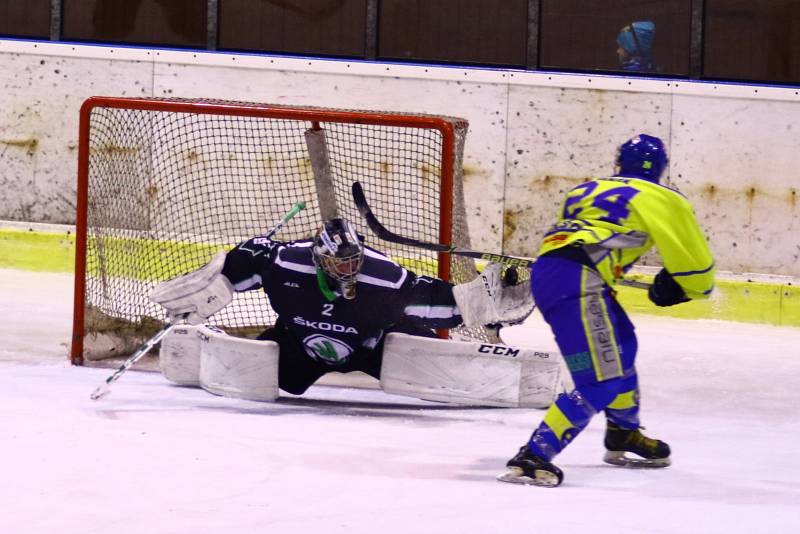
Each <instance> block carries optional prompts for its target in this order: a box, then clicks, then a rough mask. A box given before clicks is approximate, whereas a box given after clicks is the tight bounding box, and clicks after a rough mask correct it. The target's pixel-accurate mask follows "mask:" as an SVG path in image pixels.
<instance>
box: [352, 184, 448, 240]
mask: <svg viewBox="0 0 800 534" xmlns="http://www.w3.org/2000/svg"><path fill="white" fill-rule="evenodd" d="M352 189H353V201H354V202H355V204H356V208H358V212H359V213H360V214H361V216H362V217H363V218H364V220H365V221H366V222H367V226H369V229H370V230H372V232H373V233H374V234H375V235H376V236H378V237H379V238H381V239H383V240H384V241H388V242H390V243H397V244H399V245H409V246H412V247H417V248H424V249H426V250H433V251H435V252H452V251H453V250H454V247H451V246H450V245H440V244H438V243H427V242H425V241H419V240H417V239H412V238H410V237H403V236H401V235H397V234H395V233H393V232H390V231H389V230H387V229H386V227H385V226H383V225H382V224H381V223H380V221H379V220H378V218H377V217H376V216H375V214H374V213H372V209H371V208H370V207H369V203H367V197H366V196H365V195H364V188H362V187H361V183H359V182H353V186H352Z"/></svg>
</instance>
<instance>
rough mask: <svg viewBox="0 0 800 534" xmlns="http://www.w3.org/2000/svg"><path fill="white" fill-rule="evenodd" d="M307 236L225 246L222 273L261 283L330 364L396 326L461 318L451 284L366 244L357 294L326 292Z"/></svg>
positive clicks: (243, 284)
mask: <svg viewBox="0 0 800 534" xmlns="http://www.w3.org/2000/svg"><path fill="white" fill-rule="evenodd" d="M312 246H313V243H312V241H311V240H310V239H308V240H300V241H292V242H289V243H282V242H277V241H273V240H271V239H268V238H265V237H255V238H252V239H250V240H248V241H245V242H244V243H241V244H240V245H238V246H237V247H236V248H235V249H233V250H231V251H230V252H228V255H227V257H226V259H225V267H224V268H223V270H222V273H223V274H224V275H225V276H226V277H227V278H228V279H229V280H230V281H231V283H232V284H233V287H234V289H235V290H236V291H250V290H255V289H259V288H262V289H263V290H264V292H265V293H266V294H267V297H268V298H269V301H270V304H271V305H272V308H273V309H274V310H275V311H276V312H277V314H278V324H277V325H276V327H282V328H285V329H286V330H287V331H288V332H289V334H290V335H291V336H292V337H293V338H295V339H296V340H297V341H298V342H299V343H300V344H302V346H303V347H304V349H305V351H306V353H307V354H308V355H309V356H311V357H312V358H315V359H317V360H320V361H322V362H325V363H327V364H331V365H337V364H342V363H345V362H347V361H348V359H349V357H350V355H351V354H353V352H354V351H356V350H358V349H360V348H362V347H363V348H367V349H372V348H374V347H375V346H376V345H377V344H378V342H380V340H381V339H382V338H383V336H384V334H385V333H386V332H387V331H388V330H390V329H391V328H392V327H393V326H395V325H397V324H399V323H401V322H407V321H411V322H413V323H415V324H417V325H419V326H423V327H428V328H452V327H455V326H458V325H459V324H461V315H460V312H459V310H458V307H457V306H456V303H455V300H454V298H453V291H452V287H453V286H452V284H450V283H448V282H445V281H443V280H440V279H438V278H431V277H428V276H417V275H416V274H414V273H413V272H411V271H409V270H407V269H405V268H404V267H402V266H401V265H398V264H397V263H395V262H394V261H392V260H390V259H389V258H387V257H386V256H385V255H383V254H381V253H380V252H378V251H376V250H374V249H372V248H369V247H365V250H364V263H363V266H362V268H361V271H360V273H359V274H358V278H357V280H356V297H355V298H354V299H352V300H348V299H345V298H344V297H342V296H341V294H340V293H339V292H337V291H335V290H334V288H331V291H333V294H331V292H330V291H328V295H327V296H326V294H325V292H323V290H322V288H321V286H320V284H321V283H324V282H322V281H320V280H319V279H318V276H320V277H321V276H324V275H322V274H319V275H318V273H317V268H316V266H315V265H314V262H313V259H312V255H311V247H312Z"/></svg>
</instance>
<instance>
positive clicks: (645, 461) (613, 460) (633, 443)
mask: <svg viewBox="0 0 800 534" xmlns="http://www.w3.org/2000/svg"><path fill="white" fill-rule="evenodd" d="M605 446H606V449H608V450H607V451H606V455H605V456H604V457H603V461H604V462H606V463H609V464H613V465H621V466H624V467H667V466H668V465H669V464H670V463H671V462H670V459H669V453H670V451H669V445H667V444H666V443H664V442H663V441H661V440H657V439H652V438H648V437H647V436H645V435H644V434H642V432H641V430H639V429H638V428H637V429H634V430H628V429H625V428H622V427H620V426H618V425H615V424H614V423H611V422H609V423H608V427H607V428H606V438H605ZM626 453H630V455H629V454H626Z"/></svg>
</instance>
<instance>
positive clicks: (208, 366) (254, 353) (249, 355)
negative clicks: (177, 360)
mask: <svg viewBox="0 0 800 534" xmlns="http://www.w3.org/2000/svg"><path fill="white" fill-rule="evenodd" d="M201 342H202V351H201V356H200V359H201V362H200V386H201V387H202V388H203V389H205V390H206V391H209V392H210V393H214V394H216V395H221V396H223V397H235V398H238V399H247V400H254V401H268V402H269V401H274V400H275V399H277V398H278V355H279V348H278V344H277V343H276V342H274V341H257V340H253V339H244V338H238V337H233V336H229V335H227V334H224V333H222V332H219V331H210V333H208V334H205V335H203V336H202V339H201Z"/></svg>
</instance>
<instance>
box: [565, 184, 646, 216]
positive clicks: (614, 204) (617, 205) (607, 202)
mask: <svg viewBox="0 0 800 534" xmlns="http://www.w3.org/2000/svg"><path fill="white" fill-rule="evenodd" d="M597 185H598V182H586V183H583V184H581V185H579V186H577V187H575V188H573V189H572V191H570V196H568V197H567V200H566V202H564V213H563V214H562V218H564V219H580V216H579V214H580V212H582V211H583V210H584V208H586V207H587V206H581V205H579V204H581V201H582V200H583V199H585V198H586V197H588V196H589V195H591V194H592V193H593V192H594V190H595V189H597ZM581 189H583V191H582V192H580V193H578V194H577V195H574V196H572V193H575V192H577V191H580V190H581ZM638 193H639V190H638V189H636V188H635V187H630V186H627V185H624V186H620V187H613V188H611V189H609V190H607V191H603V192H602V193H600V194H598V195H597V196H596V197H594V198H593V199H591V204H590V206H591V207H592V208H597V209H599V210H602V211H605V212H606V213H608V215H606V216H605V217H600V220H601V221H606V222H610V223H611V224H617V225H618V224H620V221H622V219H624V218H626V217H627V216H628V215H630V212H631V210H630V209H628V202H630V200H631V199H632V198H633V197H635V196H636V195H637V194H638Z"/></svg>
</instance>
